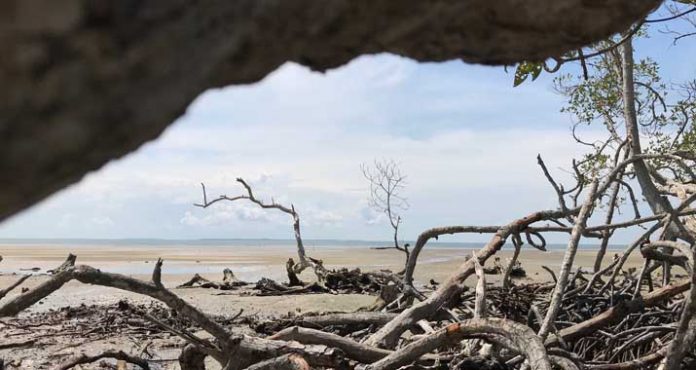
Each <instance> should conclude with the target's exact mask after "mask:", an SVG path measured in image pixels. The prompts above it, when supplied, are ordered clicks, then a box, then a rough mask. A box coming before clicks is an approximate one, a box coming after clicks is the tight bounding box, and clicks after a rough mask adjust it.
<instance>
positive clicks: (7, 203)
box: [0, 0, 660, 220]
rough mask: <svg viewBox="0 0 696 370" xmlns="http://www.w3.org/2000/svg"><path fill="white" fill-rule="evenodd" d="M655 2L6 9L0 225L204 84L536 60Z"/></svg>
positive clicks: (623, 22) (153, 125) (273, 0)
mask: <svg viewBox="0 0 696 370" xmlns="http://www.w3.org/2000/svg"><path fill="white" fill-rule="evenodd" d="M659 3H660V1H659V0H605V1H584V0H557V1H549V0H533V1H522V0H502V1H487V0H465V1H461V0H438V1H427V2H426V1H418V0H405V1H391V0H351V1H348V0H329V1H317V0H296V1H280V0H238V1H220V0H203V1H196V2H190V1H183V0H175V1H172V0H154V1H137V0H133V1H101V0H8V1H3V2H2V4H0V55H2V58H0V85H1V86H2V87H3V88H2V91H0V184H1V185H0V220H2V219H4V218H6V217H8V216H10V215H12V214H13V213H16V212H18V211H19V210H21V209H23V208H25V207H27V206H29V205H31V204H34V203H36V202H37V201H39V200H41V199H43V198H45V197H46V196H48V195H50V194H51V193H53V192H55V191H57V190H59V189H61V188H63V187H65V186H67V185H69V184H71V183H74V182H75V181H78V180H79V179H80V178H81V177H82V176H83V175H84V174H85V173H87V172H89V171H91V170H95V169H97V168H99V167H101V166H102V165H104V164H105V163H106V162H107V161H109V160H111V159H114V158H118V157H121V156H122V155H124V154H126V153H128V152H131V151H133V150H135V149H137V148H138V147H139V146H140V145H142V144H143V143H145V142H147V141H149V140H152V139H154V138H156V137H157V136H158V135H159V134H160V133H161V132H162V131H163V130H164V128H166V127H167V126H168V125H169V124H170V123H171V122H172V121H174V120H175V119H176V118H177V117H179V116H181V115H182V114H183V113H184V111H185V110H186V107H187V106H188V105H189V104H190V103H191V101H192V100H193V99H194V98H196V97H197V96H198V95H199V94H201V93H202V92H203V91H205V90H206V89H209V88H214V87H220V86H226V85H230V84H248V83H252V82H255V81H258V80H260V79H261V78H263V77H264V76H266V75H267V74H268V73H269V72H271V71H273V70H274V69H276V68H277V67H278V66H280V65H282V64H283V63H285V62H288V61H294V62H299V63H301V64H303V65H306V66H309V67H310V68H312V69H314V70H320V71H323V70H326V69H330V68H335V67H338V66H340V65H342V64H345V63H346V62H348V61H350V60H351V59H353V58H355V57H357V56H359V55H363V54H373V53H380V52H390V53H395V54H398V55H403V56H406V57H409V58H413V59H416V60H419V61H444V60H450V59H462V60H464V61H466V62H470V63H485V64H510V63H514V62H519V61H522V60H541V59H544V58H547V57H551V56H557V55H560V54H562V53H564V52H566V51H568V50H573V49H576V48H578V47H580V46H582V45H586V44H589V43H591V42H593V41H597V40H599V39H603V38H606V37H607V36H609V35H611V34H613V33H616V32H619V31H622V30H625V29H626V28H628V26H629V25H630V24H631V23H632V22H634V21H636V20H637V19H639V18H641V17H643V16H645V15H646V14H647V13H648V12H649V11H650V10H651V9H653V8H655V7H656V6H657V5H659Z"/></svg>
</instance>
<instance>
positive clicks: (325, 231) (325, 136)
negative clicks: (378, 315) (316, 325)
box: [0, 56, 592, 239]
mask: <svg viewBox="0 0 696 370" xmlns="http://www.w3.org/2000/svg"><path fill="white" fill-rule="evenodd" d="M510 79H511V76H509V75H505V74H503V73H502V72H501V71H500V70H495V69H490V68H484V67H476V66H464V65H462V64H460V63H448V64H443V65H434V64H427V65H418V64H416V63H414V62H411V61H407V60H405V59H403V58H399V57H393V56H378V57H366V58H361V59H359V60H358V61H356V62H354V63H351V64H350V65H348V66H347V67H345V68H341V69H338V70H336V71H332V72H329V73H327V74H326V75H322V74H319V73H313V72H309V71H308V70H306V69H305V68H302V67H299V66H296V65H292V64H288V65H285V66H283V67H281V68H280V69H279V70H278V71H276V72H275V73H273V74H272V75H271V76H269V77H268V78H266V79H265V80H264V81H262V82H261V83H259V84H257V85H254V86H247V87H231V88H226V89H218V90H214V91H210V92H208V93H206V94H203V95H202V96H201V97H200V98H199V99H198V100H197V101H196V102H195V104H193V105H192V106H191V107H190V109H189V110H188V112H187V114H186V115H185V116H184V117H183V118H182V119H181V120H180V121H179V122H177V123H176V124H174V125H173V126H172V127H170V128H169V129H168V130H166V131H165V133H164V134H163V136H162V137H161V138H160V139H159V140H157V141H156V142H153V143H151V144H148V145H146V146H145V147H143V148H142V149H141V150H139V151H138V152H137V153H135V154H132V155H129V156H127V157H126V158H124V159H122V160H119V161H115V162H113V163H110V164H109V165H107V166H105V168H103V169H102V170H100V171H98V172H96V173H94V174H91V175H89V176H87V177H86V178H85V179H84V180H83V181H82V182H81V183H80V184H78V185H76V186H73V187H71V188H70V189H68V190H66V191H63V192H61V193H60V194H59V195H57V196H55V197H53V198H51V199H50V200H49V201H47V202H45V203H44V204H42V205H40V206H39V207H36V208H35V209H34V210H32V211H29V212H26V213H25V214H23V215H21V216H19V217H16V218H15V219H13V220H10V221H9V222H7V223H5V224H4V225H3V226H2V227H0V236H36V230H37V229H39V230H42V233H43V234H42V235H43V236H46V237H57V236H73V237H103V236H107V235H108V236H110V237H168V238H177V237H181V238H186V237H193V238H201V237H230V236H233V237H292V235H291V234H290V229H289V220H288V217H287V215H284V214H280V213H278V212H273V211H269V210H262V209H259V208H258V207H257V206H255V205H253V204H248V203H241V202H240V203H236V204H229V203H220V204H216V205H215V206H213V207H210V208H208V209H205V210H203V209H198V208H195V207H193V205H192V203H194V202H200V200H201V189H200V182H205V183H206V186H207V189H208V196H209V197H214V196H217V195H219V194H227V195H230V196H232V195H235V194H240V193H243V191H244V189H243V188H242V187H241V186H240V185H239V184H238V183H236V181H235V179H236V178H237V177H240V176H241V177H244V178H245V179H246V180H247V181H248V182H249V183H250V184H251V185H252V186H253V188H254V191H255V193H256V195H257V196H258V197H260V198H262V199H264V200H266V201H270V200H271V198H272V197H273V199H275V200H276V201H278V202H281V203H284V204H290V203H293V204H294V205H295V206H296V208H297V209H298V211H299V212H300V215H301V217H302V219H303V223H304V226H303V227H304V229H303V233H304V236H305V237H307V238H341V237H349V238H364V239H387V238H388V237H389V235H387V234H385V231H388V230H386V229H385V221H386V219H385V218H384V215H382V214H379V213H376V212H374V211H370V210H368V209H367V208H366V197H367V195H368V194H367V184H366V183H365V180H364V179H363V177H362V175H361V172H360V167H359V166H360V163H362V162H370V161H371V160H372V159H373V158H394V159H396V160H398V161H399V162H401V163H402V165H403V169H404V171H405V172H406V174H407V175H408V178H409V185H408V188H407V189H406V191H405V196H406V197H407V198H408V199H409V202H410V204H411V208H410V209H409V210H408V211H407V212H405V213H404V226H403V232H404V234H403V235H404V237H409V236H414V235H417V233H418V232H419V231H420V230H422V229H423V228H426V227H431V226H436V225H439V224H451V223H500V222H504V221H507V220H510V219H512V218H514V217H517V216H520V213H522V212H524V213H526V212H528V211H533V210H536V209H538V208H543V207H548V206H550V207H553V206H555V204H554V199H555V197H554V196H553V194H552V192H551V191H550V189H548V185H547V184H546V182H545V180H544V178H543V176H542V175H541V173H540V171H539V169H538V167H537V165H536V160H535V157H536V155H537V153H541V154H542V155H543V156H544V158H545V160H546V162H547V164H548V165H549V167H550V168H551V169H552V171H554V172H556V173H559V171H557V167H561V166H562V167H567V166H568V164H569V163H570V159H571V158H572V157H573V156H575V155H577V153H578V151H579V150H581V148H580V147H578V146H577V145H575V144H574V143H573V141H572V139H571V137H570V133H569V130H568V128H567V123H566V119H565V118H564V117H563V116H561V115H560V114H558V112H557V111H558V108H559V99H558V97H557V96H555V95H554V94H553V93H551V92H549V91H548V89H547V88H546V87H545V86H544V85H543V84H541V83H540V82H535V84H533V85H531V86H525V87H524V90H522V89H512V88H510V87H509V84H510V81H511V80H510ZM530 122H533V124H530ZM589 135H592V133H591V132H590V133H589ZM560 177H561V178H563V176H560ZM61 214H65V215H70V217H68V216H65V217H62V218H61V219H60V220H61V221H60V222H58V223H57V225H58V226H57V225H56V223H55V222H54V221H53V220H55V219H57V218H58V217H60V216H59V215H61ZM77 220H91V222H92V223H98V224H100V225H101V227H100V228H98V229H96V228H95V230H84V227H82V226H80V225H79V224H80V223H79V222H77ZM37 226H41V227H37ZM58 228H60V230H58ZM107 230H108V232H107Z"/></svg>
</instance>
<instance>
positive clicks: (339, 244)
mask: <svg viewBox="0 0 696 370" xmlns="http://www.w3.org/2000/svg"><path fill="white" fill-rule="evenodd" d="M408 243H410V244H411V246H413V245H414V244H415V243H414V242H408ZM0 244H5V245H23V244H26V245H42V246H51V245H55V246H72V247H79V246H95V245H97V246H98V245H104V246H110V247H114V246H116V247H118V246H124V247H132V246H146V247H152V248H157V247H172V246H205V247H220V248H234V247H284V246H287V247H292V246H294V245H295V240H292V239H1V238H0ZM304 244H305V246H306V247H309V248H353V247H355V248H373V247H389V246H391V245H392V242H391V241H373V240H341V239H305V240H304ZM484 244H485V243H484V242H464V243H461V242H438V241H431V242H428V246H429V247H431V248H433V247H434V248H448V249H449V248H452V249H475V248H476V249H477V248H480V247H481V246H483V245H484ZM609 247H610V249H614V248H620V247H621V246H619V245H616V246H614V245H610V246H609ZM546 248H547V249H548V250H563V249H565V248H566V244H551V243H550V244H548V245H547V246H546ZM596 248H597V244H590V243H588V244H584V245H582V249H596Z"/></svg>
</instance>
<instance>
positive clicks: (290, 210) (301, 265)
mask: <svg viewBox="0 0 696 370" xmlns="http://www.w3.org/2000/svg"><path fill="white" fill-rule="evenodd" d="M237 182H238V183H240V184H242V186H243V187H244V189H245V190H246V194H242V195H237V196H234V197H228V196H227V195H220V196H219V197H217V198H215V199H213V200H208V195H207V193H206V190H205V184H203V183H201V188H202V190H203V203H195V204H194V206H196V207H201V208H208V207H210V206H211V205H213V204H215V203H217V202H220V201H230V202H235V201H239V200H248V201H250V202H252V203H254V204H256V205H258V206H259V207H261V208H263V209H276V210H279V211H281V212H283V213H285V214H288V215H290V217H292V229H293V231H294V235H295V242H296V245H297V256H298V258H299V261H298V262H297V263H296V264H294V265H293V271H294V273H295V274H299V273H301V272H302V271H304V270H305V269H306V268H307V267H312V268H313V269H314V273H315V274H316V276H317V280H318V281H319V283H322V282H323V281H324V278H325V276H326V269H325V268H324V266H323V262H322V261H321V260H317V259H313V258H311V257H308V256H307V253H306V252H305V247H304V243H303V242H302V233H301V230H300V215H299V213H297V211H296V210H295V206H294V205H292V204H291V205H290V207H287V206H285V205H282V204H279V203H276V202H275V201H274V200H271V202H270V203H266V202H264V201H263V200H261V199H259V198H257V197H256V196H255V195H254V192H253V191H252V190H251V186H249V184H248V183H247V182H246V181H244V179H242V178H241V177H240V178H237ZM289 278H290V280H291V283H292V282H294V281H295V280H296V279H293V277H292V276H289Z"/></svg>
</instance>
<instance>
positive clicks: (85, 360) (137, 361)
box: [57, 351, 150, 370]
mask: <svg viewBox="0 0 696 370" xmlns="http://www.w3.org/2000/svg"><path fill="white" fill-rule="evenodd" d="M105 358H113V359H117V360H122V361H125V362H127V363H129V364H133V365H137V366H139V367H140V368H141V369H144V370H149V369H150V365H149V364H148V362H147V360H145V359H142V358H140V357H135V356H132V355H129V354H127V353H125V352H123V351H104V352H102V353H100V354H97V355H93V356H89V355H86V354H84V353H83V354H82V355H81V356H79V357H77V358H75V359H72V360H69V361H67V362H66V363H64V364H62V365H60V366H58V367H57V369H58V370H68V369H72V368H73V367H75V366H77V365H83V364H89V363H92V362H95V361H99V360H101V359H105Z"/></svg>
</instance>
